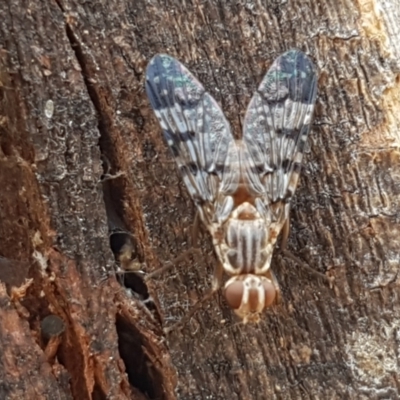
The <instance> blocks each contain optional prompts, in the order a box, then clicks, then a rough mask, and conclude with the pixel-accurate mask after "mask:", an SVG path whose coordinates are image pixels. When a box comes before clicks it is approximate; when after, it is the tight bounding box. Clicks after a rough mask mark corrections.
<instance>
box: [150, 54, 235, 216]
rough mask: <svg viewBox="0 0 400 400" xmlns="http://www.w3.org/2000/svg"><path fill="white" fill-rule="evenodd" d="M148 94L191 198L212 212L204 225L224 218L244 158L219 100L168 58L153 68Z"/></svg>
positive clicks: (160, 58)
mask: <svg viewBox="0 0 400 400" xmlns="http://www.w3.org/2000/svg"><path fill="white" fill-rule="evenodd" d="M146 92H147V96H148V98H149V100H150V103H151V106H152V108H153V110H154V112H155V114H156V117H157V119H158V121H159V123H160V125H161V128H162V130H163V133H164V137H165V139H166V141H167V144H168V146H169V147H170V149H171V151H172V154H173V156H174V158H175V160H176V163H177V165H178V168H179V170H180V173H181V174H182V177H183V180H184V183H185V185H186V187H187V188H188V190H189V193H190V195H191V197H192V198H193V200H194V201H195V203H196V205H197V207H198V208H199V210H200V211H202V209H203V210H204V209H207V210H208V214H209V215H208V216H206V218H204V217H205V216H204V214H203V213H202V212H201V216H202V218H203V221H205V219H206V220H207V219H215V218H217V219H219V220H220V219H221V218H224V214H226V212H227V207H226V199H228V198H230V197H226V196H228V195H229V194H232V193H234V191H235V190H236V187H237V185H238V181H239V172H238V171H239V168H235V167H234V165H236V164H238V162H239V157H238V150H237V146H236V143H235V140H234V138H233V136H232V133H231V131H230V127H229V124H228V122H227V120H226V119H225V116H224V114H223V113H222V111H221V109H220V107H219V106H218V104H217V102H216V101H215V100H214V99H213V98H212V97H211V96H210V94H209V93H207V92H206V91H205V90H204V87H203V85H202V84H201V83H200V82H199V81H198V80H197V79H196V78H195V77H194V76H193V75H192V74H191V73H190V72H189V71H188V70H187V69H186V68H185V67H184V66H183V65H182V64H181V63H180V62H179V61H177V60H176V59H174V58H173V57H170V56H168V55H164V54H158V55H156V56H155V57H153V59H152V60H151V61H150V63H149V65H148V67H147V71H146ZM220 194H221V195H222V196H220ZM217 200H218V204H217V203H216V201H217ZM205 205H207V207H204V206H205ZM228 208H229V207H228ZM205 222H206V221H205Z"/></svg>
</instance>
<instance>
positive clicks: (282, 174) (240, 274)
mask: <svg viewBox="0 0 400 400" xmlns="http://www.w3.org/2000/svg"><path fill="white" fill-rule="evenodd" d="M316 91H317V75H316V71H315V67H314V65H313V64H312V62H311V60H310V59H309V58H308V57H307V56H306V55H305V54H304V53H303V52H301V51H299V50H289V51H287V52H286V53H284V54H282V55H281V56H280V57H278V58H277V59H276V60H275V62H274V63H273V64H272V66H271V68H270V69H269V71H268V72H267V74H266V75H265V76H264V78H263V80H262V82H261V84H260V86H259V87H258V89H257V91H256V92H255V93H254V95H253V98H252V99H251V101H250V104H249V106H248V109H247V113H246V116H245V120H244V127H243V137H242V139H240V140H235V139H234V138H233V136H232V133H231V130H230V127H229V124H228V122H227V120H226V119H225V117H224V115H223V113H222V111H221V109H220V107H219V105H218V104H217V102H216V101H215V100H214V99H213V98H212V97H211V96H210V95H209V93H207V92H206V91H205V90H204V87H203V86H202V85H201V83H200V82H199V81H198V80H197V79H196V78H195V77H194V76H193V75H192V74H191V73H190V72H189V71H188V70H187V69H186V68H185V67H184V66H183V65H182V64H181V63H180V62H179V61H177V60H176V59H174V58H172V57H170V56H168V55H164V54H158V55H156V56H155V57H154V58H153V59H152V60H151V61H150V63H149V65H148V67H147V72H146V92H147V95H148V97H149V100H150V103H151V106H152V108H153V110H154V112H155V114H156V117H157V119H158V121H159V123H160V125H161V128H162V130H163V133H164V137H165V139H166V141H167V144H168V146H169V147H170V149H171V151H172V154H173V156H174V158H175V160H176V163H177V165H178V168H179V171H180V173H181V175H182V177H183V181H184V182H185V185H186V187H187V189H188V190H189V193H190V195H191V197H192V199H193V201H194V202H195V205H196V207H197V210H198V213H199V216H200V218H201V220H202V221H203V223H204V224H205V226H206V227H207V229H208V230H209V232H210V233H211V235H212V238H213V244H214V247H215V251H216V253H217V256H218V258H219V261H220V263H219V264H218V266H216V268H215V272H214V278H213V284H212V285H213V286H212V287H213V290H214V291H215V290H218V288H219V287H220V286H221V279H222V274H223V272H224V271H225V272H226V273H227V274H228V275H230V276H231V278H230V279H229V280H228V281H227V282H226V284H225V290H224V292H225V297H226V300H227V302H228V304H229V305H230V307H231V308H233V310H234V311H235V312H236V313H237V314H238V315H239V316H240V317H241V318H242V319H243V322H245V323H246V322H248V321H252V322H258V321H259V319H260V314H261V312H262V311H263V310H264V309H265V308H267V307H268V306H270V305H271V304H272V303H273V302H274V300H275V298H276V297H277V294H278V292H279V286H278V284H277V281H276V279H275V277H274V274H273V273H272V271H271V270H270V264H271V257H272V253H273V249H274V246H275V243H276V240H277V237H278V235H279V233H280V232H281V231H282V228H283V227H284V226H285V224H286V228H288V225H287V224H288V221H289V219H288V217H289V209H290V201H291V198H292V196H293V194H294V191H295V189H296V186H297V182H298V179H299V173H300V167H301V162H302V158H303V152H304V148H305V145H306V141H307V136H308V132H309V130H310V125H311V121H312V115H313V111H314V105H315V99H316Z"/></svg>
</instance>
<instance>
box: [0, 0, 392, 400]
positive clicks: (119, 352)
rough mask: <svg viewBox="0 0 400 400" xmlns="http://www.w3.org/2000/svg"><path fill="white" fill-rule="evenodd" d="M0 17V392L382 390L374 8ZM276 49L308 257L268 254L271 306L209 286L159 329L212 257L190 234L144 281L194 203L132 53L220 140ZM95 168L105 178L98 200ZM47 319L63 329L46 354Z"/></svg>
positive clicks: (366, 395) (384, 142)
mask: <svg viewBox="0 0 400 400" xmlns="http://www.w3.org/2000/svg"><path fill="white" fill-rule="evenodd" d="M0 13H1V15H2V21H1V24H0V314H1V316H0V318H1V324H0V351H1V354H2V357H0V360H1V361H0V382H1V384H0V398H1V399H21V398H26V399H52V398H63V399H64V398H65V399H103V398H110V399H125V398H126V399H175V398H179V399H203V398H213V399H269V398H273V399H298V398H304V399H308V398H312V399H336V398H352V399H353V398H354V399H378V398H385V399H397V398H399V397H400V383H399V379H398V370H399V364H400V358H399V357H400V356H399V354H400V349H399V346H398V341H399V337H400V324H399V322H398V321H400V300H399V296H398V292H399V283H400V281H399V278H398V269H399V264H400V256H399V254H400V244H399V243H400V242H399V240H398V238H399V234H400V232H399V219H400V167H399V162H400V152H399V146H400V134H399V129H398V126H399V122H400V121H399V119H400V91H399V87H400V86H399V76H400V75H399V72H400V62H399V60H400V25H399V24H398V21H399V20H400V5H398V2H397V1H396V0H387V1H385V2H384V1H383V0H375V1H373V0H358V1H355V2H348V1H345V0H339V1H336V2H315V1H312V0H289V1H286V2H283V1H282V2H280V1H275V0H274V1H273V0H271V1H248V2H247V1H241V2H240V1H238V2H216V1H207V2H199V1H193V2H183V3H182V2H180V1H179V2H178V1H168V2H166V3H165V2H160V1H157V0H154V1H153V0H151V1H147V2H145V1H143V0H140V1H134V2H125V1H119V2H114V1H112V0H109V1H107V2H106V1H104V2H94V1H86V2H83V3H82V2H78V1H73V0H57V1H54V2H22V1H18V0H16V1H12V2H8V4H7V2H3V3H0ZM292 47H297V48H300V49H302V50H303V51H305V52H307V53H308V54H309V55H310V56H311V57H312V58H313V59H314V61H315V64H316V66H317V68H318V70H319V81H318V85H319V96H318V100H317V108H316V113H315V122H314V126H313V129H312V131H311V133H310V138H309V143H310V151H309V152H308V153H307V154H306V156H305V160H304V168H303V172H302V177H301V179H300V183H299V187H298V190H297V192H296V195H295V199H294V202H293V205H292V215H291V232H290V236H289V241H288V250H289V252H290V253H291V254H293V255H295V256H296V257H297V258H299V259H300V260H301V262H302V263H303V264H306V265H307V266H308V267H309V268H302V267H301V266H299V265H298V263H296V262H294V261H293V258H290V257H287V256H285V255H284V254H280V253H279V251H276V252H275V255H274V259H273V263H272V268H273V270H274V271H275V273H276V275H277V278H278V280H279V283H280V286H281V289H282V299H283V301H282V302H281V304H279V305H277V306H276V307H274V308H272V309H271V310H269V311H268V312H267V313H266V314H265V316H264V319H263V321H262V322H261V323H260V324H259V325H258V326H251V325H246V326H243V325H240V324H238V323H237V322H238V321H237V320H236V318H235V317H234V314H233V313H232V312H231V311H230V310H229V308H228V307H227V305H226V303H225V301H224V299H223V298H222V297H220V295H218V296H215V297H214V298H213V299H212V300H210V301H209V302H207V303H205V305H204V307H202V308H201V310H200V311H199V312H197V313H196V314H195V315H194V316H193V318H191V320H190V322H189V323H187V324H186V325H184V326H183V328H182V329H181V330H176V331H173V332H172V333H171V334H170V335H169V336H168V337H166V336H165V335H164V333H163V329H162V328H163V327H168V326H170V325H172V324H173V323H174V322H176V321H179V320H180V318H182V317H183V316H184V315H185V314H187V312H188V311H189V310H190V309H191V308H192V307H193V305H194V304H195V303H196V302H197V301H198V300H200V299H201V298H202V297H203V296H204V295H205V293H207V290H208V289H209V287H210V283H211V279H210V278H211V273H212V269H213V265H214V264H215V262H216V258H215V256H214V254H213V250H212V246H211V239H210V237H209V236H208V235H206V234H205V235H203V236H202V237H201V238H200V243H199V244H200V247H201V251H202V254H201V256H198V255H196V256H194V255H193V256H188V257H187V258H184V259H183V260H181V261H180V262H179V263H175V265H174V266H173V268H171V269H170V270H168V271H167V272H166V273H165V274H164V275H160V276H156V277H154V278H152V279H147V280H146V279H144V276H145V275H146V274H148V273H150V272H153V271H156V270H157V269H158V268H160V267H163V266H166V265H167V264H168V262H170V261H172V260H174V259H175V257H178V256H179V255H181V254H182V253H184V252H185V251H186V250H188V249H190V236H191V235H190V229H191V224H192V222H193V220H194V215H195V210H194V206H193V204H192V202H191V200H190V198H189V196H188V194H187V192H186V190H185V188H184V186H183V183H182V181H181V179H180V177H179V175H178V173H177V171H176V169H175V165H174V163H173V160H172V159H171V157H170V155H169V153H168V150H167V148H166V146H165V144H164V142H163V139H162V136H161V133H160V130H159V128H158V125H157V122H156V120H155V118H154V116H153V114H152V112H151V110H150V107H149V104H148V101H147V99H146V96H145V93H144V87H143V86H144V78H145V77H144V71H145V67H146V64H147V62H148V61H149V60H150V58H151V57H152V56H153V55H154V54H155V53H158V52H163V53H168V54H171V55H173V56H174V57H177V58H178V59H179V60H181V61H182V62H183V63H185V64H186V65H187V66H188V68H189V69H190V70H191V71H193V73H194V74H195V75H196V76H197V77H198V78H199V80H200V81H201V82H202V83H203V85H204V86H205V87H206V89H207V90H208V91H209V92H210V93H211V94H212V95H213V96H214V97H215V98H216V99H217V100H218V101H219V102H220V104H221V106H222V109H223V110H224V112H225V114H226V116H227V118H228V120H229V121H230V123H231V125H232V129H233V131H234V132H235V135H236V136H238V135H240V131H241V124H242V120H243V117H244V113H245V110H246V107H247V104H248V102H249V100H250V97H251V95H252V93H253V92H254V90H255V88H256V87H257V84H258V83H259V81H260V80H261V78H262V76H263V74H264V73H265V71H266V70H267V68H268V67H269V66H270V64H271V62H272V61H273V59H274V58H275V57H276V56H278V55H279V54H280V53H282V52H283V51H285V50H287V49H289V48H292ZM102 160H103V161H102ZM104 160H107V163H108V165H109V170H105V169H104ZM104 173H107V174H111V175H112V174H114V175H118V176H117V177H114V179H110V180H108V181H107V185H108V190H107V194H106V198H105V197H104V193H103V188H104V184H103V183H102V178H104V176H103V175H104ZM106 208H107V209H106ZM111 216H113V218H114V219H113V221H115V216H116V220H118V221H121V223H120V224H119V223H117V228H115V227H114V228H113V227H112V226H114V225H115V224H114V225H112V224H110V219H111ZM109 229H111V233H113V232H114V233H115V232H118V233H119V234H120V233H121V232H122V236H120V238H121V237H122V238H123V239H124V238H125V239H126V240H127V241H128V242H129V246H128V253H127V252H126V251H127V250H126V249H127V247H126V246H125V247H123V245H124V244H126V242H125V241H123V242H122V245H121V244H120V242H118V243H117V242H113V241H112V243H111V245H112V246H113V250H114V252H115V253H116V254H115V257H114V255H113V252H112V251H111V248H110V238H109V233H110V232H109ZM113 229H117V231H115V230H113ZM124 235H126V236H124ZM114 239H116V237H114ZM125 239H124V240H125ZM128 239H129V240H128ZM116 248H117V250H116ZM126 260H128V262H127V263H126V262H125V261H126ZM129 261H131V262H129ZM117 264H120V265H119V266H118V265H117ZM124 265H125V268H129V269H131V270H134V271H133V272H131V273H130V274H129V275H128V274H127V275H126V276H125V278H124V279H122V282H123V283H125V287H124V286H122V285H121V284H120V282H121V277H120V275H118V274H117V275H116V273H115V272H116V270H117V269H118V268H121V267H123V266H124ZM127 265H128V267H126V266H127ZM309 269H312V270H313V271H315V272H318V273H320V274H324V275H325V276H328V277H329V278H330V279H332V280H333V282H334V284H333V288H330V287H329V285H328V284H327V282H326V280H324V279H320V278H319V277H318V275H317V274H313V273H310V270H309ZM139 270H143V271H144V273H145V275H143V274H142V273H140V272H139ZM28 279H32V281H28ZM25 283H26V284H25ZM24 285H25V286H24ZM18 287H22V289H20V290H19V291H18V290H15V289H18ZM149 298H152V299H153V303H151V306H150V305H149V304H150V302H149V301H148V300H149ZM49 315H56V316H57V317H59V318H61V319H62V321H63V322H64V324H65V331H64V332H62V333H60V339H57V340H54V343H56V344H57V346H55V345H54V346H53V345H52V347H51V349H49V347H48V346H47V345H46V344H45V343H43V341H42V340H41V335H42V332H41V322H42V321H43V320H44V319H45V317H47V316H49ZM52 343H53V342H52ZM46 346H47V347H46ZM46 349H47V350H46ZM54 353H55V354H54Z"/></svg>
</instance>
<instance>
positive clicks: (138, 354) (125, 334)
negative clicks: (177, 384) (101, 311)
mask: <svg viewBox="0 0 400 400" xmlns="http://www.w3.org/2000/svg"><path fill="white" fill-rule="evenodd" d="M116 327H117V332H118V348H119V353H120V355H121V358H122V359H123V360H124V363H125V367H126V372H127V374H128V379H129V382H130V384H131V385H132V386H134V387H135V388H137V389H139V390H140V392H141V393H143V394H145V395H146V397H147V398H148V399H157V400H158V399H164V398H165V393H164V389H163V385H162V383H163V377H162V376H161V374H160V373H159V371H157V369H156V368H154V367H153V365H152V362H151V360H150V359H149V357H148V356H147V354H146V352H145V349H146V345H145V343H144V340H143V338H142V336H141V335H140V333H139V332H138V331H137V330H136V329H135V327H134V326H132V325H131V324H129V323H128V322H127V321H125V320H124V318H122V317H121V316H120V315H117V322H116Z"/></svg>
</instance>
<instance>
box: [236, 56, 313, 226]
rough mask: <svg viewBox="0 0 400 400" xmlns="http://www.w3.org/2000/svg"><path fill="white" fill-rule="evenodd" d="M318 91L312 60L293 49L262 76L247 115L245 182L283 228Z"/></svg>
mask: <svg viewBox="0 0 400 400" xmlns="http://www.w3.org/2000/svg"><path fill="white" fill-rule="evenodd" d="M316 92H317V75H316V71H315V67H314V65H313V64H312V62H311V60H310V59H309V58H308V57H307V56H306V55H305V54H304V53H303V52H301V51H299V50H289V51H287V52H286V53H284V54H282V55H281V56H280V57H278V58H277V59H276V60H275V61H274V63H273V64H272V66H271V68H270V69H269V71H268V72H267V73H266V75H265V76H264V78H263V80H262V82H261V84H260V86H259V87H258V89H257V92H256V93H255V94H254V96H253V98H252V99H251V101H250V104H249V107H248V109H247V113H246V116H245V122H244V128H243V141H244V144H245V150H244V151H245V154H244V156H243V163H244V164H245V171H246V175H247V181H248V183H249V186H250V189H251V190H252V191H253V192H255V194H256V195H257V196H259V197H260V198H261V199H262V202H261V204H260V203H259V204H258V208H259V209H261V210H262V212H264V213H265V215H267V214H268V217H272V220H275V221H278V222H280V223H283V222H284V220H286V218H287V217H288V212H289V202H290V200H291V197H292V196H293V193H294V191H295V189H296V185H297V181H298V178H299V173H300V169H301V161H302V158H303V152H304V148H305V145H306V141H307V136H308V132H309V130H310V125H311V122H312V115H313V111H314V105H315V99H316ZM271 214H272V215H271Z"/></svg>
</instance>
